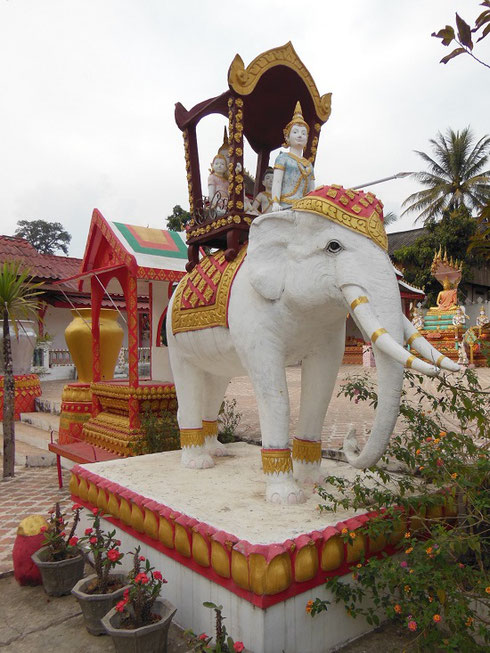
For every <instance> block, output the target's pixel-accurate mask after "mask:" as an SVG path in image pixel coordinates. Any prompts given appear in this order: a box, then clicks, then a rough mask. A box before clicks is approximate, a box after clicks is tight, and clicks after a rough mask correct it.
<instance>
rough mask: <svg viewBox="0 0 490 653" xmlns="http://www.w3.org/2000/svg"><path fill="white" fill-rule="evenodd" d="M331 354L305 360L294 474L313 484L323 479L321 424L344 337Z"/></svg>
mask: <svg viewBox="0 0 490 653" xmlns="http://www.w3.org/2000/svg"><path fill="white" fill-rule="evenodd" d="M329 352H332V353H331V354H330V355H318V354H314V355H310V356H307V357H306V358H305V359H304V360H303V362H302V368H301V406H300V413H299V420H298V427H297V429H296V436H295V437H294V439H293V468H294V478H295V479H296V480H297V481H298V482H300V483H303V484H305V485H308V486H313V485H315V484H316V483H319V482H320V481H321V480H322V477H321V471H320V466H321V461H322V441H321V438H322V427H323V423H324V421H325V415H326V412H327V408H328V405H329V403H330V399H331V397H332V392H333V389H334V387H335V381H336V379H337V374H338V370H339V367H340V363H341V362H342V356H343V353H344V348H343V338H342V343H339V346H338V347H332V349H330V350H329Z"/></svg>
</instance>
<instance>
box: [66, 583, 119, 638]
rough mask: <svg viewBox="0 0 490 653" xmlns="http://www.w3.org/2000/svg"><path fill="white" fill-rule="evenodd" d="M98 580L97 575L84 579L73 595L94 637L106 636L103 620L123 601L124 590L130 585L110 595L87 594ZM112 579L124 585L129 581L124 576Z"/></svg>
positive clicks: (76, 586)
mask: <svg viewBox="0 0 490 653" xmlns="http://www.w3.org/2000/svg"><path fill="white" fill-rule="evenodd" d="M96 578H97V575H96V574H92V575H91V576H87V577H86V578H83V579H82V580H81V581H80V582H78V583H77V584H76V585H75V587H74V588H73V589H72V591H71V593H72V594H73V596H75V597H76V598H77V599H78V603H79V604H80V607H81V609H82V614H83V619H84V621H85V627H86V628H87V630H88V632H89V633H91V634H92V635H105V632H106V631H105V628H104V626H103V625H102V621H101V619H102V617H103V616H104V615H106V614H107V613H108V612H109V610H111V608H113V607H114V606H115V605H116V603H118V601H120V600H121V599H122V596H123V594H124V590H125V589H126V588H127V587H129V585H124V586H123V587H121V588H120V589H118V590H116V591H115V592H111V593H110V594H87V593H86V592H85V590H86V589H87V587H88V586H89V585H90V583H91V582H92V581H93V580H95V579H96ZM110 578H112V579H113V580H118V581H121V582H122V583H125V582H126V581H127V577H126V576H125V575H124V574H111V575H110Z"/></svg>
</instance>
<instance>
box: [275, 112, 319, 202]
mask: <svg viewBox="0 0 490 653" xmlns="http://www.w3.org/2000/svg"><path fill="white" fill-rule="evenodd" d="M309 131H310V128H309V126H308V124H307V123H306V122H305V120H304V119H303V114H302V112H301V105H300V103H299V102H296V107H295V109H294V115H293V119H292V120H291V122H290V123H288V124H287V125H286V128H285V129H284V140H285V147H289V152H280V153H279V155H278V157H277V158H276V161H275V163H274V178H273V181H272V201H273V204H272V210H273V211H280V210H281V209H290V208H291V207H292V205H293V202H294V201H295V200H299V199H301V198H302V197H304V196H305V195H307V194H308V193H309V192H310V191H312V190H313V189H314V187H315V175H314V171H313V164H312V163H311V162H310V161H308V159H305V158H303V150H304V148H305V146H306V143H307V141H308V134H309Z"/></svg>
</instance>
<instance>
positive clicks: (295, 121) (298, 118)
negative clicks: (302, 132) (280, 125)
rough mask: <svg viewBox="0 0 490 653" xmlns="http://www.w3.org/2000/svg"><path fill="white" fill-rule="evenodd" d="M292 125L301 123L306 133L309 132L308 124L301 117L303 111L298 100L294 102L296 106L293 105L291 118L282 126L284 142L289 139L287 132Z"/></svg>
mask: <svg viewBox="0 0 490 653" xmlns="http://www.w3.org/2000/svg"><path fill="white" fill-rule="evenodd" d="M293 125H303V126H304V127H306V131H307V132H308V134H309V133H310V126H309V125H308V123H307V122H306V121H305V119H304V118H303V111H302V109H301V104H300V103H299V100H298V101H297V102H296V106H295V107H294V113H293V118H292V120H291V121H290V122H288V124H287V125H286V126H285V127H284V131H283V134H284V140H285V141H286V143H287V142H288V140H289V132H290V131H291V128H292V126H293Z"/></svg>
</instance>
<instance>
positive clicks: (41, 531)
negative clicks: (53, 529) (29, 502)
mask: <svg viewBox="0 0 490 653" xmlns="http://www.w3.org/2000/svg"><path fill="white" fill-rule="evenodd" d="M47 530H48V527H47V526H41V528H40V529H39V532H40V533H45V532H46V531H47Z"/></svg>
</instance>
